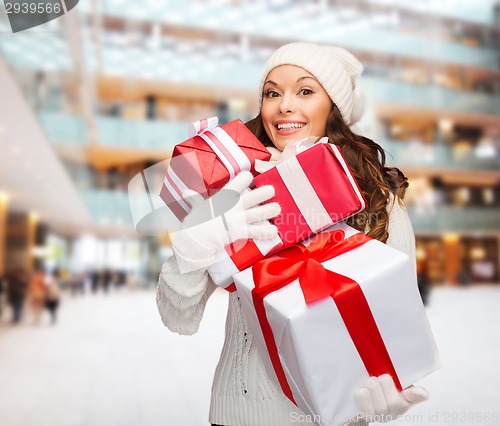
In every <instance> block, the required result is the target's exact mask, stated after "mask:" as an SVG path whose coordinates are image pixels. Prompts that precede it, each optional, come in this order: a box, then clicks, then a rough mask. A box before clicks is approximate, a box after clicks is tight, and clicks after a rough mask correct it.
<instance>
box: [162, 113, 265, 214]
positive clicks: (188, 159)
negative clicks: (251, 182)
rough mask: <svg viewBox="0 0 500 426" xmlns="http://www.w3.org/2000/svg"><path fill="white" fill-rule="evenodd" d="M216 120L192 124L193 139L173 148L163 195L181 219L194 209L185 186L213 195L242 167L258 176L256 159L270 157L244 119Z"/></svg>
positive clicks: (191, 136)
mask: <svg viewBox="0 0 500 426" xmlns="http://www.w3.org/2000/svg"><path fill="white" fill-rule="evenodd" d="M217 123H218V119H217V117H212V118H208V119H205V120H200V121H197V122H195V123H193V124H192V125H191V126H190V129H189V136H190V138H189V139H187V140H186V141H184V142H182V143H180V144H178V145H176V146H175V147H174V151H173V153H172V158H171V160H170V164H169V167H168V169H167V173H166V176H165V180H164V182H163V185H162V188H161V191H160V197H161V199H162V200H163V201H164V202H165V204H166V205H167V206H168V207H169V208H170V210H172V212H173V213H174V214H175V216H176V217H177V218H178V219H179V220H183V219H184V218H185V217H186V215H187V214H188V213H189V211H190V210H191V207H190V205H189V203H187V202H186V201H185V200H184V199H183V197H182V193H183V192H184V191H185V190H186V189H191V190H194V191H196V192H197V193H199V194H201V195H202V196H204V197H207V196H210V195H212V194H213V193H215V192H216V190H218V189H220V188H222V187H223V186H224V185H225V184H226V183H227V182H229V180H230V179H232V178H233V177H234V176H236V175H237V174H238V173H240V172H241V171H243V170H247V171H250V172H252V173H253V174H254V175H255V174H256V172H255V169H254V162H255V160H256V159H259V160H263V161H267V160H269V159H270V158H271V154H270V152H269V151H268V150H267V149H266V147H265V146H264V145H262V143H261V142H260V141H259V140H258V139H257V138H256V137H255V136H254V135H253V133H252V132H251V131H250V130H249V129H248V128H247V127H246V126H245V125H244V124H243V122H242V121H241V120H234V121H231V122H230V123H227V124H223V125H222V126H220V127H218V126H217Z"/></svg>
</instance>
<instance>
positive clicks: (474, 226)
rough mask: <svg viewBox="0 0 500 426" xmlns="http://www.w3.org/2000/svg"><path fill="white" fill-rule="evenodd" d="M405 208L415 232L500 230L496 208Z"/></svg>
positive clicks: (499, 218) (499, 219)
mask: <svg viewBox="0 0 500 426" xmlns="http://www.w3.org/2000/svg"><path fill="white" fill-rule="evenodd" d="M407 208H408V213H409V215H410V218H411V222H412V225H413V228H414V230H415V232H422V233H427V232H429V233H433V232H473V231H491V230H498V229H500V215H499V214H498V206H496V207H494V206H492V207H459V206H449V205H441V206H436V207H433V208H426V209H424V208H422V207H417V206H408V207H407Z"/></svg>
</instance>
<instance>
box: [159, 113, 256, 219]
mask: <svg viewBox="0 0 500 426" xmlns="http://www.w3.org/2000/svg"><path fill="white" fill-rule="evenodd" d="M218 124H219V119H218V117H210V118H205V119H202V120H198V121H195V122H193V123H191V124H190V125H189V127H188V136H189V137H190V138H193V137H195V136H199V137H201V138H202V139H203V140H204V141H205V142H206V143H207V145H208V146H209V147H210V148H211V149H212V151H213V152H214V153H215V154H216V155H217V157H218V158H219V159H220V160H221V162H222V164H223V165H224V167H225V168H226V169H227V171H228V172H229V176H230V179H232V178H233V177H234V176H236V175H237V174H238V173H240V172H241V171H244V170H245V171H249V170H250V169H251V164H250V160H249V159H248V157H247V156H246V155H245V153H244V152H243V150H242V149H241V148H240V147H239V146H238V144H237V143H236V142H235V141H234V140H233V138H231V136H229V135H228V133H227V132H226V131H225V130H224V129H222V128H220V127H218ZM172 161H175V157H174V158H172V160H171V162H172ZM163 183H164V184H165V187H166V188H167V189H168V191H169V192H170V194H172V196H173V197H174V199H175V201H176V202H177V203H178V204H179V206H180V207H181V208H182V209H183V210H184V211H185V212H186V213H189V212H190V211H191V206H189V204H188V203H187V201H186V200H185V199H184V197H183V194H184V193H185V191H186V190H188V189H189V188H188V186H187V185H186V184H185V183H184V182H183V181H182V180H181V179H180V178H179V176H177V174H176V173H175V171H174V167H171V166H169V167H168V169H167V173H166V175H165V179H164V181H163Z"/></svg>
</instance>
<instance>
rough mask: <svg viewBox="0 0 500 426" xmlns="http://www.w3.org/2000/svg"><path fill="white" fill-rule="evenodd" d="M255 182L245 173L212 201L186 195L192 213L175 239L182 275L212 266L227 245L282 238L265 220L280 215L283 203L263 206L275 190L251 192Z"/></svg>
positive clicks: (213, 197)
mask: <svg viewBox="0 0 500 426" xmlns="http://www.w3.org/2000/svg"><path fill="white" fill-rule="evenodd" d="M252 180H253V176H252V174H251V173H250V172H241V173H240V174H238V175H237V176H236V177H235V178H234V179H232V180H231V181H229V182H228V183H227V184H226V185H225V186H224V188H222V189H221V190H220V191H219V192H217V194H215V195H213V196H212V197H210V198H208V199H204V198H203V197H202V196H201V195H199V194H198V193H196V192H194V191H188V192H186V193H185V194H183V196H184V197H185V198H187V201H188V202H189V204H191V207H192V210H191V212H190V213H189V214H188V215H187V216H186V218H185V219H184V221H183V222H182V225H181V230H180V231H178V232H176V233H175V234H174V235H173V236H172V239H173V249H174V252H175V253H176V255H177V256H178V258H180V259H181V261H180V262H179V267H180V270H181V272H182V273H185V272H191V271H193V270H196V269H200V268H206V267H208V266H209V265H211V263H212V262H213V260H214V257H215V253H216V252H217V251H219V250H222V249H223V248H224V246H226V245H227V244H231V243H234V242H235V241H238V240H246V239H248V238H252V239H259V240H267V239H272V238H275V237H276V236H277V235H278V230H277V228H276V226H274V225H272V224H270V223H269V222H266V221H265V220H266V219H271V218H273V217H275V216H277V215H278V214H279V213H280V211H281V209H280V206H279V204H278V203H269V204H264V205H262V206H260V205H259V204H260V203H263V202H265V201H267V200H269V199H270V198H271V197H273V196H274V188H273V187H272V186H270V185H266V186H263V187H260V188H257V189H254V190H249V189H248V187H249V185H250V184H251V183H252ZM263 221H264V222H263Z"/></svg>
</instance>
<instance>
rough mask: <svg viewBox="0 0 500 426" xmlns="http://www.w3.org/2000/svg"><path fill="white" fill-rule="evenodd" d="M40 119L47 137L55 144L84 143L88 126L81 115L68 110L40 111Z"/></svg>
mask: <svg viewBox="0 0 500 426" xmlns="http://www.w3.org/2000/svg"><path fill="white" fill-rule="evenodd" d="M38 119H39V121H40V124H41V126H42V129H43V130H44V132H45V135H46V136H47V138H48V139H49V140H50V141H51V142H52V143H54V144H64V145H84V144H86V143H87V142H88V134H87V126H86V124H85V120H84V119H83V117H82V116H81V115H78V114H71V113H68V112H56V111H48V110H47V111H40V112H38Z"/></svg>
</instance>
